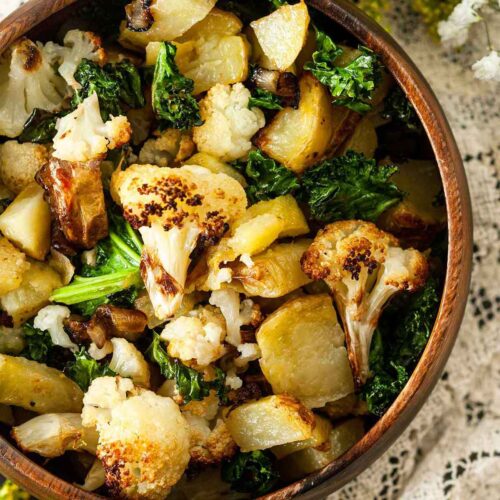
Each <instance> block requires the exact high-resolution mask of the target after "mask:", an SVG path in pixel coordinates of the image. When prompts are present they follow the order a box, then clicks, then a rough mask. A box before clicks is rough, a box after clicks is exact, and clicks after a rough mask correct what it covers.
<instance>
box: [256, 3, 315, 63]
mask: <svg viewBox="0 0 500 500" xmlns="http://www.w3.org/2000/svg"><path fill="white" fill-rule="evenodd" d="M250 26H251V27H252V29H253V30H254V32H255V36H256V38H257V40H258V41H259V45H260V47H261V48H262V51H263V53H264V54H265V55H266V56H267V57H268V58H269V60H270V61H271V63H272V64H273V66H274V67H272V68H268V69H278V70H280V71H285V70H286V69H287V68H289V67H290V66H291V65H292V64H293V63H294V62H295V59H297V56H298V55H299V53H300V51H301V50H302V47H303V46H304V43H305V41H306V36H307V29H308V27H309V12H308V10H307V6H306V4H305V3H304V2H300V3H298V4H295V5H284V6H282V7H280V8H279V9H277V10H276V11H274V12H273V13H272V14H269V15H268V16H266V17H263V18H261V19H258V20H256V21H254V22H252V23H251V24H250Z"/></svg>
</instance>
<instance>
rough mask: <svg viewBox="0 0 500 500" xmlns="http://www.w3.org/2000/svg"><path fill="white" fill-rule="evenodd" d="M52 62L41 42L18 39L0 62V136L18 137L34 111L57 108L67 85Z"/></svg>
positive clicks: (54, 109)
mask: <svg viewBox="0 0 500 500" xmlns="http://www.w3.org/2000/svg"><path fill="white" fill-rule="evenodd" d="M9 56H10V57H9ZM51 63H52V61H51V58H50V57H49V56H48V55H47V54H46V52H45V50H44V47H43V45H42V44H41V43H36V44H35V43H33V42H32V41H30V40H28V39H27V38H21V39H20V40H18V41H17V42H15V43H14V44H13V45H11V47H10V50H9V51H8V52H7V57H6V58H4V59H3V60H2V62H1V63H0V135H5V136H7V137H17V136H18V135H19V134H20V133H21V132H22V131H23V126H24V124H25V123H26V120H27V119H28V117H29V116H30V114H31V113H32V112H33V110H34V109H35V108H38V109H43V110H45V111H51V112H52V111H56V110H57V109H58V108H59V107H60V105H61V103H62V101H63V99H64V97H65V95H66V84H65V82H64V80H63V79H62V78H61V77H60V76H58V75H57V74H56V72H55V70H54V68H53V66H52V64H51Z"/></svg>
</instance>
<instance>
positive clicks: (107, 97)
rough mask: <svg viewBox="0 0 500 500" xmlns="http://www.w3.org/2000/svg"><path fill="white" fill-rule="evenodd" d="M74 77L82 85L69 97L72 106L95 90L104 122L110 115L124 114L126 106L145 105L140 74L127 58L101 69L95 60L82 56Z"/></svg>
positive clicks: (136, 106) (138, 106)
mask: <svg viewBox="0 0 500 500" xmlns="http://www.w3.org/2000/svg"><path fill="white" fill-rule="evenodd" d="M75 80H76V81H77V82H78V83H79V84H80V85H81V88H80V89H78V90H77V91H76V92H75V95H74V96H73V99H72V100H71V106H72V108H73V109H74V108H76V107H77V106H78V105H79V104H80V103H81V102H83V101H84V100H85V99H86V98H87V97H89V96H90V95H92V94H93V93H96V94H97V96H98V98H99V107H100V110H101V115H102V119H103V120H104V121H107V120H108V119H109V117H110V115H113V116H119V115H122V114H124V112H125V107H124V106H125V105H126V106H128V107H131V108H141V107H143V106H144V105H145V100H144V95H143V91H142V84H141V77H140V75H139V72H138V70H137V68H136V67H135V66H134V65H133V64H132V63H131V62H130V61H122V62H120V63H116V64H106V66H104V67H103V68H101V67H100V66H99V65H98V64H97V63H95V62H93V61H89V60H88V59H83V60H82V62H81V63H80V64H79V65H78V68H77V69H76V71H75Z"/></svg>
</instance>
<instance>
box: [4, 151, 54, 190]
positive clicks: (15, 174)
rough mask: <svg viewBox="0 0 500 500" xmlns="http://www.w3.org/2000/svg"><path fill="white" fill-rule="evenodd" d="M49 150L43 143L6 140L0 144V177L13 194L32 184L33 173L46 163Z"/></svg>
mask: <svg viewBox="0 0 500 500" xmlns="http://www.w3.org/2000/svg"><path fill="white" fill-rule="evenodd" d="M48 159H49V151H48V149H47V147H45V146H44V145H43V144H32V143H29V142H26V143H24V144H19V143H18V142H17V141H7V142H4V143H3V144H2V145H1V146H0V179H1V180H2V182H3V183H4V184H5V185H6V186H7V187H8V188H9V189H10V191H12V192H13V193H14V194H19V193H20V192H21V191H22V190H23V189H25V188H26V187H28V186H29V185H30V184H33V182H34V180H35V174H36V173H37V172H38V170H39V169H40V168H41V167H42V166H43V165H44V164H45V163H47V161H48Z"/></svg>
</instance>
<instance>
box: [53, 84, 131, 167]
mask: <svg viewBox="0 0 500 500" xmlns="http://www.w3.org/2000/svg"><path fill="white" fill-rule="evenodd" d="M56 129H57V134H56V136H55V137H54V152H53V154H52V155H53V156H54V157H55V158H59V159H60V160H66V161H80V162H88V161H91V160H97V159H100V158H102V157H104V156H105V154H106V152H107V151H108V150H109V149H116V148H119V147H121V146H123V145H124V144H127V143H128V142H129V141H130V136H131V133H132V131H131V128H130V123H129V122H128V120H127V118H126V117H125V116H116V117H111V118H110V119H109V120H108V121H107V122H106V123H104V122H103V120H102V117H101V112H100V109H99V99H98V97H97V94H96V93H95V92H94V93H93V94H92V95H90V96H89V97H87V99H85V100H84V101H83V102H82V103H81V104H79V105H78V107H77V108H76V109H75V111H73V112H72V113H69V114H68V115H66V116H64V117H62V118H59V119H58V120H57V124H56Z"/></svg>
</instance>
